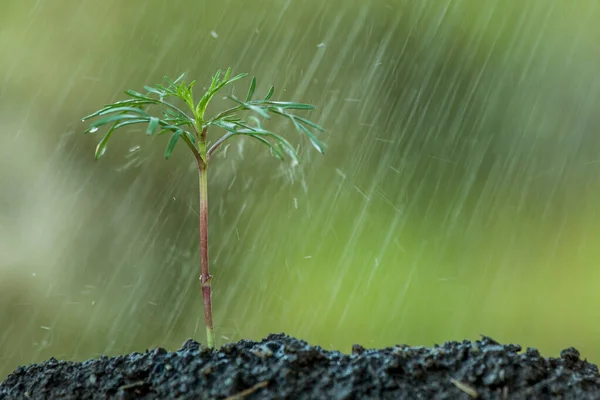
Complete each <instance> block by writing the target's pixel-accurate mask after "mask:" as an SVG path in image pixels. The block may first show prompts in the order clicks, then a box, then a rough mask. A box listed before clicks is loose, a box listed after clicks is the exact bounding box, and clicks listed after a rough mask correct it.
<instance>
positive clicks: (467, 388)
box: [0, 334, 600, 400]
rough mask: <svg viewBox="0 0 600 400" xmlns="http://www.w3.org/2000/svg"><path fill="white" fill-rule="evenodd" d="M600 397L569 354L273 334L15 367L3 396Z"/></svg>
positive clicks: (488, 344) (590, 368) (487, 344)
mask: <svg viewBox="0 0 600 400" xmlns="http://www.w3.org/2000/svg"><path fill="white" fill-rule="evenodd" d="M26 398H29V399H107V398H110V399H113V398H114V399H242V398H244V399H246V398H247V399H328V400H329V399H471V398H480V399H551V398H552V399H553V398H556V399H578V400H585V399H600V376H599V374H598V367H597V366H596V365H594V364H590V363H588V362H587V361H584V360H581V359H580V357H579V352H578V351H577V350H575V349H573V348H569V349H566V350H564V351H562V352H561V355H560V358H543V357H541V356H540V353H539V352H538V351H537V350H535V349H527V350H526V351H524V352H522V351H521V347H520V346H517V345H500V344H498V343H497V342H495V341H494V340H492V339H490V338H488V337H483V338H482V340H478V341H475V342H470V341H463V342H460V343H459V342H448V343H445V344H443V345H442V346H435V347H433V348H424V347H409V346H395V347H391V348H385V349H380V350H367V349H365V348H363V347H361V346H358V345H355V346H354V347H353V348H352V354H350V355H347V354H342V353H339V352H336V351H326V350H323V349H322V348H320V347H314V346H310V345H308V344H307V343H306V342H303V341H301V340H298V339H294V338H292V337H289V336H286V335H283V334H277V335H270V336H268V337H267V338H266V339H264V340H262V341H261V342H253V341H248V340H242V341H240V342H238V343H230V344H226V345H224V346H222V347H221V349H220V350H215V351H211V350H209V349H207V348H205V347H203V346H201V345H200V344H198V343H197V342H195V341H193V340H188V341H187V342H186V343H184V345H183V347H182V348H181V349H179V350H177V351H176V352H168V351H167V350H164V349H161V348H159V349H155V350H150V351H146V352H145V353H132V354H129V355H126V356H119V357H110V358H109V357H101V358H99V359H93V360H87V361H84V362H66V361H57V360H55V359H50V360H48V361H46V362H44V363H42V364H33V365H29V366H25V367H19V368H17V369H16V370H15V371H14V372H13V373H12V374H11V375H9V376H8V377H7V378H6V380H5V381H4V382H2V383H1V384H0V399H26Z"/></svg>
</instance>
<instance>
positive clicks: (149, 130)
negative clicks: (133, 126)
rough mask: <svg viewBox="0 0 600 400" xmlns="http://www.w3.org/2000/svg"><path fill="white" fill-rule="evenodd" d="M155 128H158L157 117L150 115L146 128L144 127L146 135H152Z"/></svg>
mask: <svg viewBox="0 0 600 400" xmlns="http://www.w3.org/2000/svg"><path fill="white" fill-rule="evenodd" d="M156 128H158V118H156V117H150V122H148V128H146V135H153V134H154V132H156Z"/></svg>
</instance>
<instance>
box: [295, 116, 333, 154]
mask: <svg viewBox="0 0 600 400" xmlns="http://www.w3.org/2000/svg"><path fill="white" fill-rule="evenodd" d="M292 121H293V122H294V125H295V126H296V129H298V131H300V133H304V134H305V135H306V137H308V141H309V142H310V144H312V145H313V147H314V148H315V149H317V150H318V151H319V153H321V154H325V147H324V146H323V144H322V143H321V142H320V141H319V139H317V138H316V136H315V135H314V134H313V133H312V132H311V131H309V130H308V129H307V128H306V127H305V126H304V125H301V124H299V123H297V122H296V121H295V120H294V118H292Z"/></svg>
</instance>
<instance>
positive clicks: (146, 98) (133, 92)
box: [125, 90, 154, 100]
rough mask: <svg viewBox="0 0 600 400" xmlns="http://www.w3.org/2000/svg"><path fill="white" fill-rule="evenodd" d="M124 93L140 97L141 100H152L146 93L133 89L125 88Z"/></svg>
mask: <svg viewBox="0 0 600 400" xmlns="http://www.w3.org/2000/svg"><path fill="white" fill-rule="evenodd" d="M125 94H127V95H129V96H131V97H135V98H136V99H142V100H154V99H152V98H150V97H148V96H146V95H143V94H141V93H138V92H136V91H134V90H126V91H125Z"/></svg>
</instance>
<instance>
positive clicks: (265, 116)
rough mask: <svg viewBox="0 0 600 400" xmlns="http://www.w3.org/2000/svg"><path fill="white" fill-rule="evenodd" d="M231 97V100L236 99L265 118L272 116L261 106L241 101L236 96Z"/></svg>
mask: <svg viewBox="0 0 600 400" xmlns="http://www.w3.org/2000/svg"><path fill="white" fill-rule="evenodd" d="M229 98H230V99H231V100H233V101H235V102H236V103H238V104H239V105H241V106H243V107H244V108H246V109H248V110H251V111H254V112H255V113H257V114H259V115H260V116H262V117H264V118H267V119H268V118H270V116H269V114H267V112H266V111H265V110H263V109H262V108H260V107H258V106H255V105H252V104H250V103H245V102H243V101H240V100H238V99H237V98H235V96H230V97H229Z"/></svg>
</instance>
